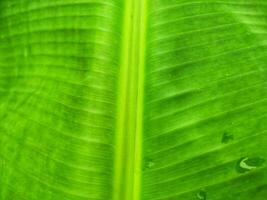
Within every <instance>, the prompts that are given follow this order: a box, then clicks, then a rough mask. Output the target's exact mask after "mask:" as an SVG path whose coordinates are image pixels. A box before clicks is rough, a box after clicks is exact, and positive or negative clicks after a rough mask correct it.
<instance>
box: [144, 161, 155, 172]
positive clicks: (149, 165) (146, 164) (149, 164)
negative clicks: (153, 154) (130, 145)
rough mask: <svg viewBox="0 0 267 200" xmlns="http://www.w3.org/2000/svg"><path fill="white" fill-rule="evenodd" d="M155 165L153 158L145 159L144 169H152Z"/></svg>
mask: <svg viewBox="0 0 267 200" xmlns="http://www.w3.org/2000/svg"><path fill="white" fill-rule="evenodd" d="M154 165H155V163H154V162H153V161H152V160H151V159H148V160H146V161H145V166H144V169H145V170H146V169H151V168H152V167H153V166H154Z"/></svg>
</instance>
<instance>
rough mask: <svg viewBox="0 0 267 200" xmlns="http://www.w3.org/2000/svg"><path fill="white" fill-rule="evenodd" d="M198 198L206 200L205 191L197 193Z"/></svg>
mask: <svg viewBox="0 0 267 200" xmlns="http://www.w3.org/2000/svg"><path fill="white" fill-rule="evenodd" d="M197 198H198V199H200V200H206V199H207V192H206V191H205V190H203V189H202V190H200V191H199V192H198V193H197Z"/></svg>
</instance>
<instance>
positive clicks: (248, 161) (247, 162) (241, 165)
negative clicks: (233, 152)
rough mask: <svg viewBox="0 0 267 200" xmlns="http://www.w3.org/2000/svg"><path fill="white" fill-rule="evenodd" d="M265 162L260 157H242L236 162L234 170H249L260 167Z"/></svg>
mask: <svg viewBox="0 0 267 200" xmlns="http://www.w3.org/2000/svg"><path fill="white" fill-rule="evenodd" d="M264 162H265V159H263V158H261V157H251V158H249V157H243V158H241V159H239V160H238V162H237V164H236V171H237V172H239V173H245V172H249V171H251V170H253V169H256V168H258V167H261V166H262V165H263V164H264Z"/></svg>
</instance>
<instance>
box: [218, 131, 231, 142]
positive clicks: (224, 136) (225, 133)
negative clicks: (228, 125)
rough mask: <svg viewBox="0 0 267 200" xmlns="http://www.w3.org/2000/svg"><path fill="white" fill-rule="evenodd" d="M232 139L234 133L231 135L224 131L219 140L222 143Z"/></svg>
mask: <svg viewBox="0 0 267 200" xmlns="http://www.w3.org/2000/svg"><path fill="white" fill-rule="evenodd" d="M233 139H234V135H233V134H230V133H227V132H224V133H223V136H222V140H221V142H222V143H223V144H227V143H228V142H230V141H232V140H233Z"/></svg>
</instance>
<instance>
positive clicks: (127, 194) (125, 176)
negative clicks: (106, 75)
mask: <svg viewBox="0 0 267 200" xmlns="http://www.w3.org/2000/svg"><path fill="white" fill-rule="evenodd" d="M146 4H147V2H146V1H145V0H128V1H125V5H124V19H123V30H122V34H123V37H122V41H121V58H120V79H119V87H118V88H119V91H118V112H117V113H118V115H117V129H116V133H115V134H116V136H115V137H116V141H115V143H116V144H115V146H116V151H115V159H114V160H115V162H114V179H113V180H114V183H113V184H114V185H113V186H114V189H113V200H124V199H125V200H126V199H127V200H139V199H140V183H141V169H142V166H141V165H142V164H141V163H142V162H141V161H142V159H141V157H142V123H143V118H142V116H143V96H144V95H143V93H144V91H143V90H144V60H145V37H146Z"/></svg>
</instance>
